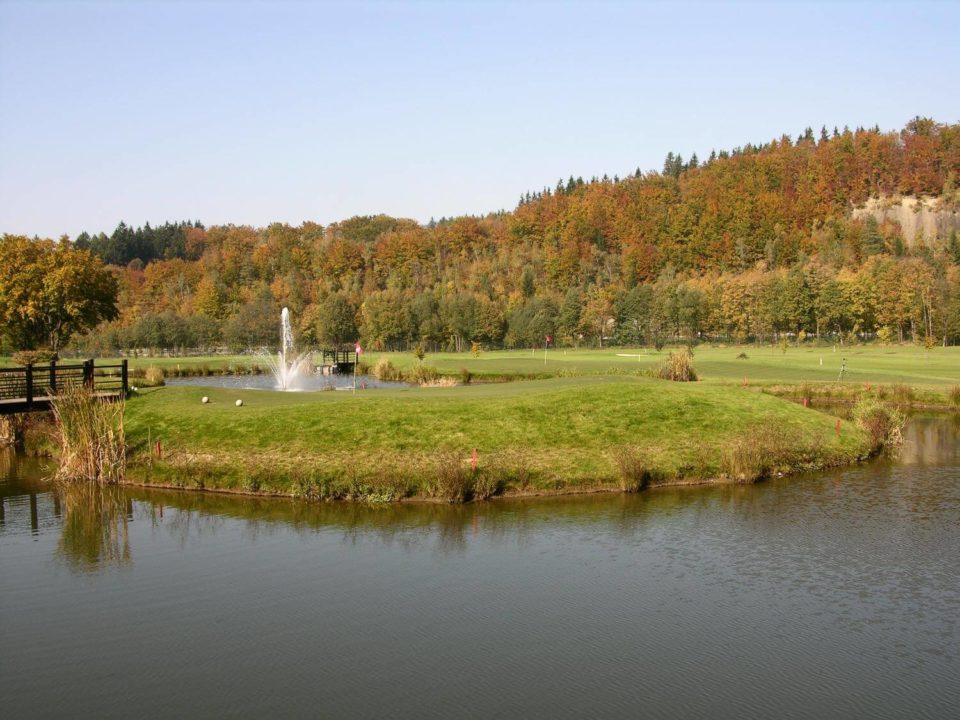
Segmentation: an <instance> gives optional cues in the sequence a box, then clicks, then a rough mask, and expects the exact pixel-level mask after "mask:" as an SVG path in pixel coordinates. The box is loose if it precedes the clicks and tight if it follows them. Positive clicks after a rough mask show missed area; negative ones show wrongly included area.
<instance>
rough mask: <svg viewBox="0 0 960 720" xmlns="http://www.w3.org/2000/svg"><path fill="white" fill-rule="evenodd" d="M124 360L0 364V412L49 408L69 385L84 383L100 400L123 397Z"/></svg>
mask: <svg viewBox="0 0 960 720" xmlns="http://www.w3.org/2000/svg"><path fill="white" fill-rule="evenodd" d="M128 376H129V375H128V370H127V361H126V360H123V361H121V362H120V363H115V364H112V365H95V364H94V361H93V360H86V361H85V362H82V363H72V364H70V363H64V364H60V363H57V362H51V363H50V364H48V365H27V366H25V367H8V368H0V415H12V414H15V413H24V412H40V411H44V410H49V409H50V408H51V405H52V401H53V399H54V398H55V397H56V396H57V395H58V394H59V393H61V392H63V390H64V389H65V388H67V387H69V386H76V385H84V386H86V387H88V388H90V390H91V392H93V394H94V395H96V396H97V397H100V398H103V399H104V400H117V399H120V398H122V397H126V395H127V391H128V389H129V384H128Z"/></svg>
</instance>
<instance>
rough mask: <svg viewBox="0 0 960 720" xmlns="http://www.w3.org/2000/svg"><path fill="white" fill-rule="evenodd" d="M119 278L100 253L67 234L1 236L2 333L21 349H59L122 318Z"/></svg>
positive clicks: (0, 289)
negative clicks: (79, 335)
mask: <svg viewBox="0 0 960 720" xmlns="http://www.w3.org/2000/svg"><path fill="white" fill-rule="evenodd" d="M117 292H118V286H117V280H116V278H115V277H114V276H113V274H112V273H110V272H109V271H108V270H107V269H106V268H104V266H103V263H102V262H101V260H100V259H99V258H96V257H94V256H92V255H91V253H90V252H89V251H88V250H77V249H75V248H73V247H72V245H71V244H70V242H69V241H68V240H66V239H63V240H61V241H60V242H59V243H54V242H53V241H51V240H30V239H28V238H25V237H22V236H14V235H4V236H3V238H2V239H0V332H2V334H3V335H4V336H5V338H6V339H7V342H9V343H10V344H11V345H13V346H14V347H17V348H21V349H26V350H33V349H36V348H38V347H43V346H46V347H49V348H50V349H51V350H53V351H54V352H57V351H59V350H60V348H61V347H62V346H63V345H64V344H65V343H66V342H67V341H68V340H69V339H70V338H71V336H73V335H74V333H78V332H83V331H85V330H89V329H91V328H93V327H94V326H96V325H97V324H98V323H100V322H101V321H103V320H112V319H114V318H116V317H117V314H118V313H117Z"/></svg>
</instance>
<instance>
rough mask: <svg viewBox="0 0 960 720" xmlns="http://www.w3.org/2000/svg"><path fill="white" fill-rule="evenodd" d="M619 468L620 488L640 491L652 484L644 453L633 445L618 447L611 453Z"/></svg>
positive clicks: (626, 490) (628, 490)
mask: <svg viewBox="0 0 960 720" xmlns="http://www.w3.org/2000/svg"><path fill="white" fill-rule="evenodd" d="M611 459H612V460H613V464H614V465H615V466H616V468H617V473H618V482H619V485H620V489H621V490H623V491H624V492H640V491H641V490H645V489H646V488H647V486H648V485H650V471H649V470H648V469H647V466H646V464H645V463H644V460H643V455H642V454H641V453H640V451H639V450H638V449H637V448H635V447H633V446H632V445H624V446H622V447H618V448H616V449H615V450H613V452H612V453H611Z"/></svg>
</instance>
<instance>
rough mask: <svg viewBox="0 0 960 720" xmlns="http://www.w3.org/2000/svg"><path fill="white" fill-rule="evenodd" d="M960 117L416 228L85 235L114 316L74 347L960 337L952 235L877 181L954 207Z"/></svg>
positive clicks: (683, 163) (741, 156) (756, 149)
mask: <svg viewBox="0 0 960 720" xmlns="http://www.w3.org/2000/svg"><path fill="white" fill-rule="evenodd" d="M958 175H960V125H956V124H954V125H947V124H941V123H937V122H935V121H933V120H929V119H926V118H915V119H914V120H912V121H911V122H910V123H908V124H907V126H906V127H904V128H903V129H902V130H900V131H898V132H881V131H880V130H879V129H878V128H873V129H863V128H857V129H855V130H849V129H847V128H844V130H842V131H840V130H835V131H834V132H833V133H830V132H827V130H826V129H825V128H824V129H822V130H821V131H820V133H819V137H818V136H817V134H816V133H814V131H813V130H812V129H810V128H807V129H805V130H804V131H803V132H802V133H801V134H800V135H799V136H798V138H797V139H796V140H793V139H792V138H791V137H789V136H786V135H784V136H782V137H780V138H777V139H775V140H772V141H770V142H768V143H764V144H761V145H746V146H743V147H739V148H735V149H733V150H730V151H721V152H712V153H711V154H710V155H709V156H708V158H707V159H706V160H703V161H700V160H699V159H698V158H697V157H696V155H695V154H694V155H691V156H690V157H689V160H684V159H683V158H682V157H681V156H680V155H679V154H677V153H670V154H669V155H668V156H667V159H666V161H665V163H664V167H663V169H662V171H653V172H648V173H642V172H640V171H639V170H637V171H635V172H631V173H629V174H627V175H626V176H625V177H623V178H621V177H618V176H614V177H613V178H610V177H606V176H604V177H602V178H591V179H590V180H587V181H584V180H583V179H582V178H572V177H571V178H570V179H568V180H566V181H559V182H558V183H557V184H556V186H555V187H546V188H543V189H542V190H539V191H536V192H529V193H525V194H524V195H523V197H521V199H520V202H519V204H518V206H517V207H516V208H515V209H514V210H512V211H510V212H503V211H501V212H496V213H491V214H489V215H487V216H484V217H458V218H451V219H447V218H444V219H441V220H440V221H438V222H435V221H431V222H430V223H429V224H427V225H421V224H419V223H417V222H415V221H412V220H406V219H400V218H393V217H388V216H385V215H379V216H368V217H355V218H351V219H349V220H345V221H343V222H339V223H332V224H330V225H327V226H321V225H319V224H316V223H310V222H307V223H304V224H302V225H300V226H290V225H286V224H280V223H276V224H272V225H269V226H267V227H263V228H254V227H249V226H237V225H219V226H211V227H204V226H203V225H202V224H200V223H199V222H182V223H167V224H165V225H163V226H159V227H158V228H148V226H145V227H143V228H137V229H131V228H130V227H128V226H126V225H125V224H121V226H120V227H118V228H117V231H116V232H114V233H113V234H112V235H110V236H106V235H102V236H97V237H95V238H91V237H90V236H89V235H86V234H84V235H81V236H78V238H77V240H76V242H75V244H74V245H75V247H77V248H86V249H87V250H89V252H91V253H93V254H95V255H97V256H99V257H101V258H102V259H103V260H104V261H105V262H106V263H108V264H109V265H110V266H111V268H112V273H113V276H114V277H115V279H116V282H117V286H118V295H117V300H118V307H119V315H118V317H116V318H115V319H107V321H105V322H104V323H102V324H100V325H99V326H98V327H96V328H95V329H94V330H92V331H90V332H87V333H85V334H83V335H82V336H78V337H76V338H75V339H74V341H73V342H74V345H75V346H76V348H77V349H78V350H83V351H84V352H104V353H106V352H114V351H117V350H133V349H138V348H166V349H174V348H184V349H200V350H202V349H212V348H220V347H229V348H231V349H234V350H243V349H248V348H258V347H262V346H273V345H275V344H276V343H277V324H278V317H279V311H280V308H281V307H283V306H287V307H289V308H290V310H291V312H292V313H293V316H294V318H295V321H296V322H297V323H298V325H299V337H300V339H301V342H303V343H305V344H311V345H335V344H345V343H352V342H353V341H354V340H356V339H358V338H360V339H362V341H363V342H364V343H365V344H366V345H367V346H370V347H373V348H382V349H407V348H410V347H412V346H415V345H422V346H424V347H427V348H431V349H435V350H436V349H451V350H462V349H468V348H470V347H471V346H472V345H473V343H480V344H482V345H484V346H486V347H531V346H541V345H542V344H543V343H544V342H545V341H546V338H547V337H550V338H551V339H552V342H553V343H554V344H562V345H570V346H575V345H607V344H641V343H643V344H650V345H656V344H660V343H666V342H671V341H684V342H696V341H697V340H698V339H703V338H723V339H729V340H737V341H743V342H747V341H758V342H766V341H770V340H772V339H782V338H788V339H790V340H791V341H798V340H802V339H803V338H806V337H821V338H823V337H830V338H831V339H833V340H837V339H843V340H848V339H849V340H856V339H858V338H866V337H879V338H880V339H888V340H898V341H899V340H911V341H916V342H928V343H930V342H948V343H956V342H960V289H958V288H960V239H958V237H957V231H956V229H955V227H956V226H954V229H952V230H950V231H947V232H944V233H941V234H940V235H939V236H937V237H925V236H922V235H918V236H915V237H904V236H903V233H902V230H901V228H900V227H899V225H897V224H896V223H892V222H889V221H884V222H878V221H877V220H876V219H874V218H873V217H866V218H861V219H854V218H853V216H852V210H853V209H854V208H855V207H857V206H859V205H862V204H863V203H864V202H865V201H866V200H867V199H869V198H871V197H883V198H888V199H889V200H890V201H891V202H896V198H898V197H900V196H904V195H910V196H927V197H936V198H938V203H939V204H938V207H939V208H940V209H941V210H943V211H945V213H947V214H949V213H950V212H956V211H957V210H958V209H960V193H958V191H957V178H958Z"/></svg>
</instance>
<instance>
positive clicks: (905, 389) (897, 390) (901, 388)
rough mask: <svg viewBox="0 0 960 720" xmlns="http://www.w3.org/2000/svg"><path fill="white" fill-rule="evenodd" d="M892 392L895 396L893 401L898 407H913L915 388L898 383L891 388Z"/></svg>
mask: <svg viewBox="0 0 960 720" xmlns="http://www.w3.org/2000/svg"><path fill="white" fill-rule="evenodd" d="M890 391H891V392H892V394H893V401H894V402H895V403H896V404H897V405H902V406H907V407H909V406H910V405H913V400H914V396H913V388H912V387H910V386H909V385H905V384H904V383H897V384H895V385H894V386H893V387H891V388H890Z"/></svg>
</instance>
